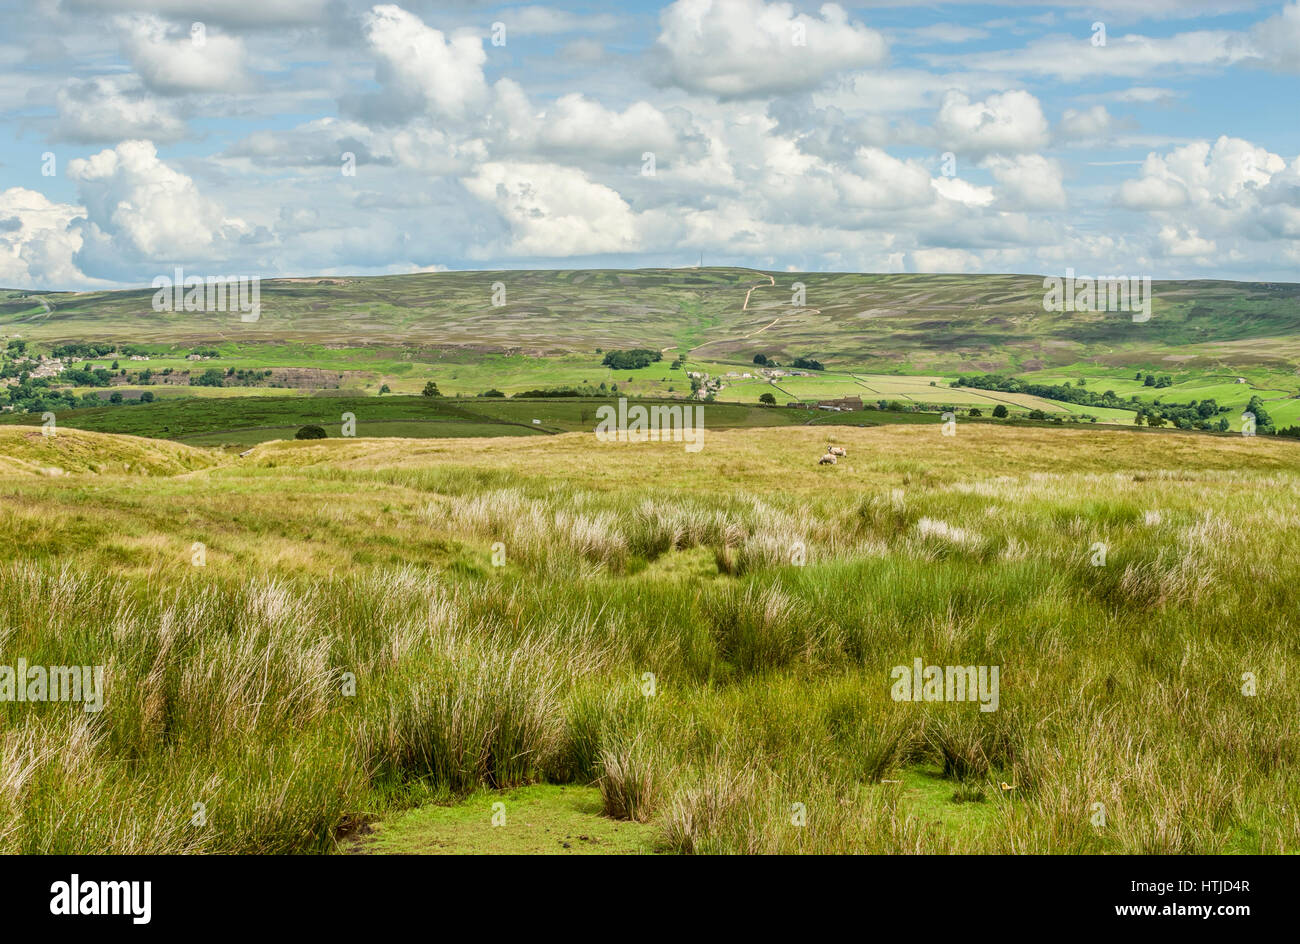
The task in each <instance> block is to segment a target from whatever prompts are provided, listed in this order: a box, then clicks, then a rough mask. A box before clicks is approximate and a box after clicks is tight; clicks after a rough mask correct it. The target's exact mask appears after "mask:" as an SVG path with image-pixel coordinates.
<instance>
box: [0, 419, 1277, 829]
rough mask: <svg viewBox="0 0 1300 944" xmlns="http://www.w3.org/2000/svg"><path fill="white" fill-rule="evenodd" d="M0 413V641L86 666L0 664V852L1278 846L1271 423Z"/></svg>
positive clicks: (34, 655) (20, 652) (22, 652)
mask: <svg viewBox="0 0 1300 944" xmlns="http://www.w3.org/2000/svg"><path fill="white" fill-rule="evenodd" d="M828 439H830V440H834V441H835V442H837V443H839V444H841V445H843V446H845V447H846V448H847V450H848V458H847V459H845V460H841V462H840V463H839V464H838V465H835V466H825V467H818V466H816V465H815V464H814V463H815V460H816V457H817V456H818V455H819V454H820V452H821V451H823V449H824V447H825V445H826V444H827V441H828ZM0 455H3V456H4V457H5V458H4V460H3V463H2V464H0V479H3V481H2V482H0V561H3V563H0V655H2V656H3V658H0V663H4V664H13V663H14V662H15V660H16V659H17V658H19V657H23V658H25V659H26V660H27V662H28V663H29V664H47V665H81V664H100V663H102V664H105V665H106V666H107V679H108V682H107V688H108V695H107V703H106V706H105V708H104V710H103V711H102V712H99V713H87V712H84V711H82V710H81V709H80V707H79V706H77V705H71V704H42V703H23V704H18V703H13V702H4V703H0V716H2V718H3V720H2V722H0V788H2V789H0V851H5V852H20V851H25V852H103V851H107V852H221V851H246V852H251V851H257V852H324V851H333V850H336V849H340V848H343V849H352V848H373V849H374V850H375V851H384V850H385V849H387V850H389V851H415V850H420V851H438V850H445V851H473V850H474V849H482V850H485V851H486V850H489V849H500V850H502V851H523V850H524V849H531V848H533V847H534V845H537V846H538V847H539V848H540V846H542V845H546V844H547V843H550V839H548V838H547V837H548V836H549V835H550V834H548V833H546V830H547V829H553V830H555V831H556V835H557V836H561V837H568V836H569V835H570V834H571V833H574V832H575V830H576V835H578V836H583V835H585V836H595V837H597V839H598V840H599V842H598V843H595V844H593V843H590V842H589V843H587V844H586V845H587V846H593V845H602V844H607V849H605V850H604V851H623V852H636V851H649V850H652V849H653V850H656V851H665V852H705V853H708V852H850V851H863V852H1055V853H1106V852H1156V853H1183V852H1204V853H1215V852H1265V853H1278V852H1294V851H1296V849H1297V848H1300V779H1298V778H1296V776H1295V775H1294V771H1295V769H1296V765H1297V763H1298V762H1300V673H1298V672H1297V668H1296V667H1297V664H1298V661H1297V657H1298V656H1300V634H1298V633H1297V619H1298V618H1297V611H1296V590H1295V588H1296V586H1297V580H1300V564H1298V563H1297V558H1296V555H1295V553H1294V547H1295V542H1296V537H1297V528H1298V527H1300V511H1298V510H1297V509H1298V508H1300V501H1298V499H1300V449H1297V447H1296V445H1295V444H1294V443H1290V442H1284V441H1277V440H1268V439H1262V438H1256V439H1249V438H1243V437H1231V438H1230V437H1213V436H1196V435H1185V434H1175V433H1161V432H1154V431H1152V432H1149V433H1136V432H1125V433H1121V432H1118V431H1111V432H1106V431H1101V430H1095V429H1072V428H1068V427H1067V428H1056V429H1036V428H1017V427H1004V426H996V425H991V424H990V425H979V424H964V425H962V426H961V427H960V428H959V430H958V435H957V436H955V437H944V436H942V435H941V434H940V431H939V429H938V428H937V427H936V426H932V425H931V426H901V425H893V426H880V427H875V428H869V429H860V428H854V427H833V428H829V427H828V428H819V427H809V426H803V425H792V426H788V427H784V428H778V429H732V430H719V431H714V430H710V431H709V433H708V436H707V439H706V442H705V447H704V449H703V450H702V451H701V452H698V453H694V454H692V453H688V452H687V451H686V450H685V449H684V448H683V447H682V446H681V445H680V444H657V443H650V444H613V443H611V444H601V443H597V442H595V441H594V438H593V437H592V436H591V435H590V434H589V433H588V434H584V433H562V434H556V435H552V436H530V437H516V438H479V439H423V440H402V439H346V440H344V439H331V440H326V441H322V442H310V443H307V442H303V443H295V442H277V443H268V444H265V445H261V446H258V447H256V448H255V449H253V451H252V452H251V454H249V455H248V456H247V457H244V458H239V457H237V456H234V455H230V454H224V453H220V452H217V451H211V450H201V449H195V448H191V447H188V446H185V445H183V444H178V443H170V442H161V441H156V440H144V439H137V438H134V437H128V436H114V435H106V434H100V433H94V432H82V431H76V430H68V429H61V430H60V432H59V435H58V436H56V437H53V438H45V437H42V436H41V435H40V432H39V430H36V429H32V428H23V427H4V428H0ZM1099 542H1100V543H1104V544H1105V545H1106V548H1107V550H1106V560H1105V564H1104V566H1093V565H1092V560H1093V558H1094V555H1095V549H1094V546H1095V545H1096V544H1097V543H1099ZM196 544H198V545H202V548H201V550H202V555H203V556H202V560H203V563H204V566H202V567H198V566H194V563H193V561H194V560H195V554H196ZM494 545H495V554H496V556H497V559H496V562H498V563H502V566H494V560H493V557H494ZM799 549H802V552H803V554H804V556H805V557H806V562H805V563H804V564H803V565H802V566H798V565H796V564H794V563H792V557H794V556H797V552H798V550H799ZM502 555H504V559H502ZM917 657H920V658H922V659H923V660H924V661H925V663H926V664H928V665H997V666H1000V667H1001V686H1000V705H999V709H998V710H997V711H995V712H988V713H982V712H980V711H978V710H977V707H978V706H977V705H976V704H974V703H957V704H951V703H950V704H945V703H906V702H896V701H893V700H892V699H891V698H890V684H891V679H890V669H891V668H892V667H893V666H895V665H910V664H911V663H912V660H913V659H914V658H917ZM1244 673H1251V676H1252V677H1253V679H1254V680H1255V683H1256V685H1257V689H1256V694H1255V695H1253V696H1248V695H1245V694H1243V684H1244V683H1243V674H1244ZM651 676H652V677H653V678H651ZM650 685H652V686H653V688H652V689H651V688H649V687H648V686H650ZM353 686H354V687H353ZM650 690H652V691H653V694H649V695H648V694H646V692H647V691H650ZM561 787H564V789H563V790H561V789H560V788H561ZM588 788H594V789H588ZM457 801H460V802H457ZM493 802H501V803H503V804H504V810H505V812H506V816H507V820H506V825H505V826H504V827H501V828H500V829H497V828H495V827H492V826H491V825H490V823H489V817H490V816H491V812H490V810H491V808H492V803H493ZM597 803H598V804H599V808H600V813H599V814H597V811H596V804H597ZM195 804H203V807H202V810H203V816H202V818H201V819H202V822H201V824H199V823H198V822H197V819H196V817H197V813H196V810H197V809H199V808H197V807H196V806H195ZM794 804H803V806H804V808H805V809H806V825H803V826H796V825H793V824H792V807H793V805H794ZM1097 804H1102V805H1103V807H1098V806H1097ZM1102 808H1104V817H1105V820H1104V825H1097V824H1096V823H1098V822H1099V820H1098V810H1099V809H1102ZM599 817H605V819H604V820H601V821H597V820H598V819H599ZM593 821H597V822H596V825H595V826H592V827H590V829H589V828H588V826H586V825H583V824H590V823H592V822H593ZM529 824H532V825H533V826H538V824H540V826H539V828H540V830H541V832H540V833H539V832H538V830H537V829H533V830H532V832H515V833H511V832H510V830H512V829H516V828H518V829H522V830H526V829H528V828H531V827H530V826H529ZM363 826H364V827H365V829H359V828H360V827H363ZM615 826H618V827H620V828H618V829H614V828H613V827H615ZM623 827H627V828H623ZM371 828H373V830H374V831H373V833H370V832H368V831H367V830H369V829H371ZM539 836H540V837H541V838H539ZM359 837H360V838H359ZM564 841H570V840H569V839H567V838H562V839H561V846H560V848H561V850H563V846H562V843H563V842H564ZM579 841H581V840H579ZM530 844H532V845H530ZM539 844H540V845H539ZM552 845H553V843H552ZM565 851H568V850H565ZM580 851H590V850H589V849H586V848H584V849H582V850H580Z"/></svg>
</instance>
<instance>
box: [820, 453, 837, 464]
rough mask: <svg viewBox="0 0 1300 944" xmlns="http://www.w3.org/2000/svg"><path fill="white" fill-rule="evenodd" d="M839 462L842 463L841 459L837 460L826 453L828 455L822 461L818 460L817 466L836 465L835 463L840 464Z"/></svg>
mask: <svg viewBox="0 0 1300 944" xmlns="http://www.w3.org/2000/svg"><path fill="white" fill-rule="evenodd" d="M839 461H840V460H839V459H836V458H835V457H834V456H833V455H831V454H830V453H829V452H828V453H826V455H824V456H822V457H821V458H820V459H818V460H817V464H818V465H834V464H835V463H837V462H839Z"/></svg>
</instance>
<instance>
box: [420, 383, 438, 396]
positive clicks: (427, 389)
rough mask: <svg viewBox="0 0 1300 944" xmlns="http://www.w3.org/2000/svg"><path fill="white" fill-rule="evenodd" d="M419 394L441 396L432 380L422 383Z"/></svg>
mask: <svg viewBox="0 0 1300 944" xmlns="http://www.w3.org/2000/svg"><path fill="white" fill-rule="evenodd" d="M420 396H422V397H440V396H442V394H441V393H440V392H439V391H438V385H437V384H436V383H434V382H433V381H432V380H430V381H429V382H428V383H426V384H425V385H424V389H423V390H421V391H420Z"/></svg>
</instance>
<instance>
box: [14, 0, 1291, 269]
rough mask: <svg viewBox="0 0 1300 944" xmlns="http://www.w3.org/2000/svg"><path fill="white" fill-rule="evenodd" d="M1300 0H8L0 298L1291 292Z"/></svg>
mask: <svg viewBox="0 0 1300 944" xmlns="http://www.w3.org/2000/svg"><path fill="white" fill-rule="evenodd" d="M1297 93H1300V0H1296V2H1286V3H1266V2H1254V0H1151V2H1145V3H1144V2H1141V0H1099V2H1098V0H1093V2H1061V3H1054V4H1043V3H1019V2H1009V3H1001V4H992V3H962V2H957V3H912V2H906V0H892V2H889V0H886V2H875V3H867V4H843V5H837V4H832V3H828V4H817V3H779V2H764V0H676V2H672V3H666V4H659V3H637V2H633V3H626V4H586V3H565V4H558V3H557V4H545V5H541V4H537V5H519V4H490V3H474V2H463V3H428V2H421V0H405V2H403V3H401V4H375V3H366V2H354V0H230V2H226V0H222V2H218V0H157V2H154V3H140V2H135V0H27V2H21V0H0V286H4V287H9V288H37V289H48V290H85V289H94V288H118V287H132V286H134V287H141V286H148V285H149V284H150V283H151V281H152V280H153V279H154V278H155V277H157V276H159V275H171V274H172V273H173V271H174V269H175V268H176V267H178V266H179V267H182V268H183V269H184V270H185V273H186V274H187V275H200V276H217V275H221V276H260V277H262V278H270V277H276V276H310V275H379V274H390V273H407V272H422V271H442V270H455V269H510V268H564V269H571V268H633V267H647V266H691V265H696V264H698V263H699V262H700V260H701V259H702V260H703V262H704V264H705V265H741V266H750V267H754V268H761V269H767V270H788V271H855V272H959V273H993V272H1019V273H1032V274H1059V275H1064V274H1066V273H1067V272H1069V271H1070V270H1073V271H1074V273H1075V274H1076V275H1079V276H1099V275H1127V276H1132V277H1142V276H1149V277H1151V278H1155V279H1168V278H1180V279H1186V278H1224V279H1240V280H1262V281H1300V277H1298V276H1297V273H1300V95H1298V94H1297Z"/></svg>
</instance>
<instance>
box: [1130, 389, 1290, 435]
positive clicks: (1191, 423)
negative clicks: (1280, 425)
mask: <svg viewBox="0 0 1300 944" xmlns="http://www.w3.org/2000/svg"><path fill="white" fill-rule="evenodd" d="M1255 399H1258V397H1256V398H1255ZM1251 402H1252V403H1254V402H1255V400H1252V401H1251ZM1231 412H1232V407H1228V406H1219V404H1218V403H1216V402H1215V400H1214V399H1213V398H1212V397H1211V398H1209V399H1205V400H1193V401H1192V402H1191V403H1159V402H1157V403H1154V404H1152V405H1151V406H1145V405H1143V406H1139V407H1138V408H1137V415H1136V416H1135V417H1133V422H1134V424H1135V425H1138V426H1140V425H1142V424H1143V423H1146V424H1147V425H1148V426H1164V425H1166V424H1168V425H1170V426H1174V427H1177V428H1178V429H1217V430H1219V431H1220V432H1226V431H1227V430H1228V427H1229V425H1230V424H1229V422H1228V418H1227V417H1226V416H1220V415H1219V414H1221V413H1231ZM1264 416H1265V418H1266V419H1267V417H1268V414H1267V413H1265V414H1264ZM1264 425H1265V424H1264V423H1262V422H1261V423H1259V426H1260V427H1263V426H1264ZM1261 431H1262V432H1272V430H1271V429H1267V430H1263V429H1261Z"/></svg>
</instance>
